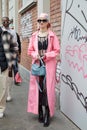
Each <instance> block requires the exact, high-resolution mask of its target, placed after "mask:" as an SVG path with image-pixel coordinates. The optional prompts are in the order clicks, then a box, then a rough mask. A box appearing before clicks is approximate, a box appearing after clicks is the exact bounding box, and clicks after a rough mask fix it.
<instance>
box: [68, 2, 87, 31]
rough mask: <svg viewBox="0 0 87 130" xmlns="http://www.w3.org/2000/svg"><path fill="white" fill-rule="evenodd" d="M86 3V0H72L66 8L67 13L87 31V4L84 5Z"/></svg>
mask: <svg viewBox="0 0 87 130" xmlns="http://www.w3.org/2000/svg"><path fill="white" fill-rule="evenodd" d="M67 4H68V2H67ZM86 4H87V1H86V0H83V2H82V4H80V2H79V0H72V2H71V4H70V6H69V7H68V8H67V9H66V14H68V15H70V16H71V17H72V18H73V19H74V20H75V21H76V22H77V23H78V24H79V25H80V26H81V27H82V28H83V29H84V30H85V31H86V32H87V26H86V25H87V15H86V14H87V11H86V6H84V5H86ZM75 10H76V11H75Z"/></svg>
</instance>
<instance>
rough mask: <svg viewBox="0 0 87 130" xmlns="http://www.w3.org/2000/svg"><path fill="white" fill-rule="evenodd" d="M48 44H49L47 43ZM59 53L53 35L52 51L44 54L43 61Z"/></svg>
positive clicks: (56, 40) (57, 41) (58, 46)
mask: <svg viewBox="0 0 87 130" xmlns="http://www.w3.org/2000/svg"><path fill="white" fill-rule="evenodd" d="M49 44H50V43H49ZM59 53H60V45H59V40H58V38H57V36H56V35H55V34H54V39H53V43H52V50H51V51H49V52H47V53H45V59H44V60H45V61H48V60H51V59H52V58H55V57H56V56H57V55H58V54H59Z"/></svg>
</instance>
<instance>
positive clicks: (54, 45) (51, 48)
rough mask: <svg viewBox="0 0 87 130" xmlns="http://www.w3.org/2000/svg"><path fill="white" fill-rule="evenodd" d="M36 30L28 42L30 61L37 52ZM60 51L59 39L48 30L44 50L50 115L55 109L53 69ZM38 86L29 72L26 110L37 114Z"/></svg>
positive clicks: (34, 57)
mask: <svg viewBox="0 0 87 130" xmlns="http://www.w3.org/2000/svg"><path fill="white" fill-rule="evenodd" d="M37 35H38V32H35V33H34V34H33V35H32V37H31V39H30V43H29V47H28V55H31V56H32V63H33V62H34V60H35V59H36V56H37V54H38V43H37V41H38V37H37ZM59 52H60V46H59V41H58V39H57V36H56V35H55V34H54V33H53V32H52V31H49V35H48V49H47V52H46V59H45V64H46V86H47V97H48V105H49V109H50V116H53V115H54V111H55V82H56V80H55V70H56V56H57V55H58V54H59ZM38 101H39V100H38V86H37V82H36V77H35V76H32V75H31V74H30V84H29V95H28V109H27V111H28V112H31V113H34V114H38Z"/></svg>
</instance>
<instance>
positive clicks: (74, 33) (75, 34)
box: [68, 26, 87, 43]
mask: <svg viewBox="0 0 87 130" xmlns="http://www.w3.org/2000/svg"><path fill="white" fill-rule="evenodd" d="M70 38H74V39H75V40H77V41H78V42H79V41H82V40H83V41H84V43H86V42H87V36H81V29H78V27H77V26H76V27H73V28H72V29H71V32H70V34H69V37H68V40H69V39H70Z"/></svg>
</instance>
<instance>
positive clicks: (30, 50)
mask: <svg viewBox="0 0 87 130" xmlns="http://www.w3.org/2000/svg"><path fill="white" fill-rule="evenodd" d="M37 54H38V53H37V52H36V50H35V47H34V41H33V38H32V37H31V38H30V42H29V46H28V55H30V56H32V58H33V59H36V57H37Z"/></svg>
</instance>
